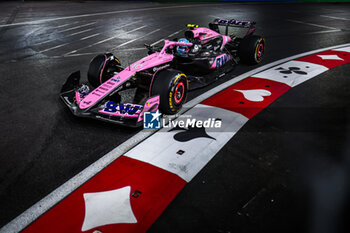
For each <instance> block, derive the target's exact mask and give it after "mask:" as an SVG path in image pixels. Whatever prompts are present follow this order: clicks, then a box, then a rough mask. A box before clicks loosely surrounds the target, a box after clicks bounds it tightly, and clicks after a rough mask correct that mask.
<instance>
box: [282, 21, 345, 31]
mask: <svg viewBox="0 0 350 233" xmlns="http://www.w3.org/2000/svg"><path fill="white" fill-rule="evenodd" d="M287 21H289V22H293V23H300V24H304V25H309V26H314V27H319V28H327V29H333V30H340V29H339V28H335V27H329V26H325V25H320V24H314V23H307V22H302V21H299V20H294V19H287Z"/></svg>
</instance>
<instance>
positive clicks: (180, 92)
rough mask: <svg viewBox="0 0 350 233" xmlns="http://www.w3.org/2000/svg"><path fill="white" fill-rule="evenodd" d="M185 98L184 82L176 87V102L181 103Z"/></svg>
mask: <svg viewBox="0 0 350 233" xmlns="http://www.w3.org/2000/svg"><path fill="white" fill-rule="evenodd" d="M184 96H185V85H184V83H183V82H179V83H178V84H177V85H176V87H175V92H174V100H175V103H177V104H178V103H180V102H181V101H182V99H183V98H184Z"/></svg>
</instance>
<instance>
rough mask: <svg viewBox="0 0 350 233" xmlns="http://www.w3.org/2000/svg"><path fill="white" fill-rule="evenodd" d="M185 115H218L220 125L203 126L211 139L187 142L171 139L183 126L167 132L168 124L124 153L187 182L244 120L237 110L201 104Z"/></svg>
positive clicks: (199, 116)
mask: <svg viewBox="0 0 350 233" xmlns="http://www.w3.org/2000/svg"><path fill="white" fill-rule="evenodd" d="M186 115H191V116H192V117H191V119H195V120H202V121H205V120H208V119H210V118H214V119H217V118H220V119H221V123H222V125H221V128H213V129H206V133H207V134H208V135H209V136H211V137H213V138H214V139H212V138H207V137H198V138H195V139H192V140H189V141H187V142H179V141H176V140H175V139H174V135H176V134H181V133H183V132H184V130H175V131H170V132H169V130H170V129H171V128H163V129H162V130H160V131H159V132H157V133H155V134H154V135H152V137H149V138H148V139H147V140H145V141H143V142H142V143H141V144H139V145H138V146H136V147H134V148H133V149H132V150H130V151H129V152H128V153H126V155H125V156H127V157H130V158H133V159H137V160H140V161H143V162H146V163H149V164H152V165H154V166H156V167H159V168H162V169H164V170H167V171H169V172H171V173H174V174H176V175H178V176H179V177H181V178H182V179H184V180H186V181H187V182H189V181H191V180H192V179H193V177H194V176H195V175H197V173H198V172H199V171H200V170H202V168H203V167H204V166H205V165H206V164H207V163H208V162H209V161H210V160H211V159H212V158H213V157H214V156H215V154H216V153H217V152H218V151H219V150H220V149H221V148H222V147H223V146H224V145H225V144H226V143H227V142H228V141H229V140H230V139H231V138H232V137H233V136H234V135H235V134H236V132H237V131H238V130H239V129H240V128H241V127H242V126H243V125H244V124H245V123H246V122H247V121H248V118H247V117H245V116H243V115H241V114H239V113H235V112H232V111H229V110H225V109H222V108H217V107H212V106H207V105H202V104H198V105H197V106H195V107H194V108H192V109H190V110H189V111H187V112H186ZM183 119H186V118H183ZM203 130H204V129H203ZM180 150H181V151H184V153H183V154H182V155H179V154H178V152H179V151H180Z"/></svg>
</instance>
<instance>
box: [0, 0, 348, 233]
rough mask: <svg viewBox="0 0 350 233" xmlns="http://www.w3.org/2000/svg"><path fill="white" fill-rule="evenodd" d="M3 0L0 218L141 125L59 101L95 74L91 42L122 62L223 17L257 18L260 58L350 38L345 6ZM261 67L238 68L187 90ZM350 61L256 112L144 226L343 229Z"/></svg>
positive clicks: (9, 215) (16, 210)
mask: <svg viewBox="0 0 350 233" xmlns="http://www.w3.org/2000/svg"><path fill="white" fill-rule="evenodd" d="M0 4H1V9H2V11H1V13H0V24H1V26H0V47H1V50H0V51H1V53H0V70H1V74H2V80H1V92H0V93H1V99H2V100H1V102H0V109H1V115H0V122H1V123H0V124H1V156H0V164H1V165H0V166H1V169H0V177H1V178H0V206H1V213H0V225H1V226H3V225H5V224H6V223H7V222H9V221H11V220H12V219H13V218H15V217H16V216H18V215H19V214H21V213H22V212H23V211H24V210H26V209H27V208H29V207H30V206H32V205H33V204H34V203H36V202H37V201H39V200H40V199H42V198H43V197H44V196H46V195H47V194H49V193H50V192H51V191H53V190H54V189H55V188H57V187H58V186H60V185H61V184H63V183H64V182H65V181H67V180H69V179H70V178H71V177H72V176H74V175H76V174H77V173H79V172H80V171H81V170H83V169H84V168H85V167H87V166H89V165H90V164H92V163H93V162H95V161H96V160H98V159H99V158H100V157H102V156H103V155H105V154H106V153H107V152H109V151H111V150H112V149H113V148H115V147H117V146H118V145H119V144H121V143H122V142H124V141H125V140H127V139H129V138H131V137H132V136H133V135H134V134H135V133H137V132H138V131H139V129H130V128H125V127H121V126H115V125H111V124H107V123H103V122H98V121H94V120H88V119H78V118H75V117H74V116H72V115H71V114H70V112H69V111H67V109H66V108H65V107H64V106H63V105H62V104H61V103H60V101H59V99H58V92H59V90H60V87H61V85H62V83H63V82H64V81H65V79H66V77H67V76H68V75H69V73H71V72H73V71H76V70H81V71H82V73H83V74H84V73H86V70H87V66H88V63H89V61H90V59H91V58H92V57H93V56H94V55H95V54H97V53H100V52H104V51H112V52H114V53H115V54H116V55H117V56H118V58H119V59H120V60H121V61H122V63H123V64H124V65H126V64H129V63H131V62H133V61H135V60H137V59H139V58H141V57H143V56H144V55H145V53H146V51H145V50H143V49H142V47H143V44H144V43H153V42H156V41H158V40H160V39H163V38H167V37H168V36H169V35H171V37H181V33H179V34H175V35H172V34H174V33H176V32H178V31H179V30H181V29H183V28H184V27H183V26H184V25H185V24H187V23H197V24H200V25H207V23H208V22H209V21H211V20H213V19H214V18H217V17H222V18H237V19H252V20H254V21H257V22H258V24H257V26H258V30H257V33H258V34H263V35H264V37H265V38H266V40H267V51H266V56H265V60H264V62H263V64H267V63H270V62H273V61H275V60H278V59H281V58H284V57H288V56H291V55H295V54H299V53H302V52H306V51H310V50H314V49H319V48H323V47H328V46H333V45H338V44H345V43H348V42H349V38H350V33H349V29H350V26H349V23H348V22H349V20H350V16H349V14H348V12H349V10H350V5H348V4H319V5H312V4H207V3H206V4H186V3H179V4H159V3H112V2H105V3H103V4H101V3H98V2H77V3H68V2H55V3H49V2H42V3H40V2H36V3H21V2H13V3H10V2H9V3H7V2H2V3H0ZM180 6H181V7H180ZM147 8H152V9H148V10H147ZM106 12H109V13H108V14H106ZM51 19H55V20H51ZM38 20H40V21H38ZM125 25H126V26H125ZM122 26H124V27H123V28H121V29H120V27H122ZM131 31H132V32H131ZM110 38H111V39H110ZM107 39H108V40H107ZM124 43H127V44H124ZM118 46H119V47H118ZM254 68H256V67H251V66H244V65H241V66H238V67H237V68H236V69H235V71H234V72H233V74H232V75H230V77H224V78H223V79H222V80H220V82H217V83H215V84H214V85H211V86H209V87H207V88H204V89H201V90H198V91H195V92H192V93H190V96H189V99H192V98H194V97H196V96H198V95H199V94H201V93H203V92H205V91H206V90H208V89H210V88H213V87H214V86H216V85H218V84H219V83H221V82H224V81H226V80H228V79H231V78H234V76H237V75H239V74H242V73H244V72H246V71H249V70H251V69H254ZM349 71H350V67H349V65H343V66H340V67H337V68H334V69H332V70H330V71H328V72H326V73H323V74H322V75H320V77H318V78H315V79H312V80H310V81H308V82H306V83H304V84H302V85H300V86H298V87H296V88H293V89H292V90H290V91H289V92H287V93H286V94H285V95H283V96H282V97H281V98H279V99H278V100H277V101H275V102H274V103H273V104H272V105H270V106H269V107H267V108H266V109H264V110H263V111H262V112H260V113H259V114H258V115H257V116H255V117H254V118H253V119H252V120H250V121H249V122H248V123H247V124H246V125H245V126H244V127H243V128H242V129H241V130H240V131H239V133H238V134H237V135H235V137H234V138H233V139H232V140H231V141H230V143H228V144H227V145H226V146H225V147H224V148H223V149H222V150H221V151H220V152H219V154H217V155H216V156H215V158H214V159H213V160H212V161H211V162H210V163H209V164H208V165H207V166H206V167H205V168H204V169H203V170H202V171H201V172H200V173H199V174H198V175H197V176H196V177H195V178H194V179H193V180H192V181H191V183H189V184H188V185H187V186H186V187H185V188H184V189H183V190H182V191H181V192H180V194H179V195H178V196H177V197H176V198H175V200H174V201H173V202H172V203H171V204H170V205H169V207H168V208H167V209H166V211H165V212H164V213H163V214H162V215H161V216H160V218H159V219H158V220H157V221H156V222H155V224H154V225H153V226H152V227H151V228H150V230H149V232H271V231H283V232H341V231H343V232H346V230H348V226H346V225H345V224H344V222H345V221H344V220H345V216H346V213H348V212H349V208H348V206H349V199H346V198H344V199H342V198H340V196H341V194H342V195H345V196H349V187H346V185H344V183H345V184H348V183H349V173H348V170H349V166H350V162H349V161H350V160H349V157H348V155H349V149H350V148H349V124H348V122H349V102H350V101H349V100H350V98H349V93H350V92H349V87H350V81H349V78H348V75H347V74H348V73H349ZM155 146H156V145H155ZM314 184H318V185H314ZM339 200H341V201H339ZM319 202H322V203H329V205H323V206H322V205H321V207H320V205H319ZM322 208H329V209H331V210H332V211H334V214H332V215H330V214H328V213H330V212H327V211H326V212H322ZM319 209H321V211H320V210H319ZM316 213H321V214H316ZM322 213H323V214H322ZM336 214H338V215H336ZM315 222H316V223H321V224H315ZM327 227H329V228H330V229H332V230H333V231H330V230H328V228H327ZM337 227H338V228H339V229H337ZM318 228H320V229H322V230H323V231H322V230H317V231H316V229H318ZM338 230H339V231H338Z"/></svg>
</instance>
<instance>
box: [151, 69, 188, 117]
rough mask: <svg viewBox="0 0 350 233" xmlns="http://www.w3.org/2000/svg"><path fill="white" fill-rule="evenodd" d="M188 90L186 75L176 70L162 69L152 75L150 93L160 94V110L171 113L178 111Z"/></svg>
mask: <svg viewBox="0 0 350 233" xmlns="http://www.w3.org/2000/svg"><path fill="white" fill-rule="evenodd" d="M187 91H188V81H187V78H186V75H185V74H184V73H182V72H181V71H178V70H173V69H169V70H162V71H160V72H159V73H157V74H156V76H155V77H154V80H153V83H152V87H151V94H152V96H154V95H159V96H160V106H159V108H160V110H161V112H162V113H164V114H168V115H172V114H176V113H177V112H179V111H180V110H181V108H182V105H183V104H184V103H185V101H186V98H187Z"/></svg>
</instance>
